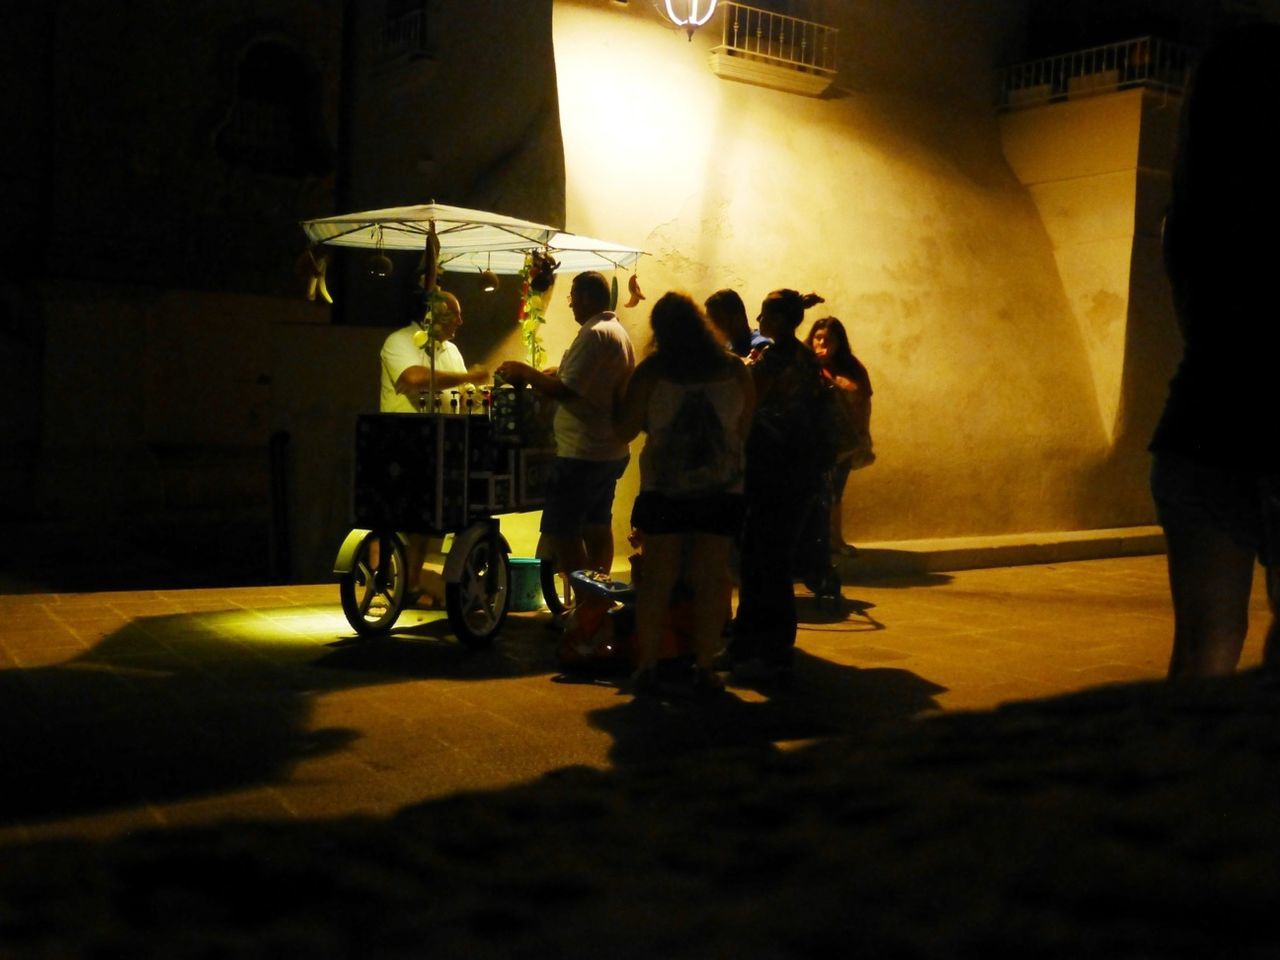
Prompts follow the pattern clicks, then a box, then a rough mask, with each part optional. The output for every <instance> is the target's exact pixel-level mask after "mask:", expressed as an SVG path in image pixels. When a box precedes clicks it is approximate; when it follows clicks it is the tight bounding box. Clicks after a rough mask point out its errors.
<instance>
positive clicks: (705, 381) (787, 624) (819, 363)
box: [382, 272, 871, 692]
mask: <svg viewBox="0 0 1280 960" xmlns="http://www.w3.org/2000/svg"><path fill="white" fill-rule="evenodd" d="M443 297H444V299H443V301H442V307H439V308H437V310H436V312H437V313H441V312H443V314H444V317H443V320H444V322H443V323H442V322H441V318H440V317H436V318H435V323H436V325H437V333H438V334H439V337H438V340H439V342H437V343H436V344H435V347H434V349H435V350H436V357H435V383H436V385H437V386H444V387H448V386H453V385H456V384H458V383H462V382H466V381H468V380H480V379H487V377H488V371H487V370H485V369H483V368H481V367H476V366H472V367H468V366H466V364H465V363H464V362H463V360H462V357H461V354H460V353H459V352H458V350H457V347H456V346H454V345H453V344H452V343H450V342H449V340H450V339H451V338H452V336H453V334H454V333H456V331H457V329H458V327H459V326H460V325H461V323H462V316H461V309H460V306H459V305H458V302H457V300H456V298H454V297H453V296H452V295H450V294H444V295H443ZM820 302H821V298H820V297H817V296H816V295H813V294H809V295H801V294H799V293H798V292H796V291H794V290H785V289H784V290H776V291H774V292H773V293H771V294H769V296H768V297H766V298H765V300H764V303H763V304H762V305H761V310H760V315H759V319H758V328H757V329H752V327H751V325H750V324H749V323H748V321H747V314H746V309H745V306H744V305H743V302H742V299H741V298H740V297H739V296H738V294H737V293H735V292H734V291H732V290H721V291H718V292H717V293H715V294H713V295H712V296H711V297H710V298H708V299H707V301H706V305H705V312H704V309H703V307H701V306H699V304H698V303H697V302H695V301H694V300H693V299H692V298H690V297H689V296H688V295H686V294H683V293H675V292H672V293H668V294H666V295H664V296H662V297H661V298H659V299H658V300H657V301H656V303H655V304H654V306H653V309H652V312H651V316H650V325H651V328H652V345H651V348H650V350H649V352H648V353H647V355H645V356H644V357H643V359H641V360H640V362H639V363H638V364H637V362H636V355H635V350H634V348H633V346H632V343H631V340H630V338H629V336H628V334H627V332H626V329H625V328H624V327H623V325H622V323H621V322H620V321H619V320H618V318H617V316H616V314H614V312H613V311H612V309H611V308H610V304H611V290H610V285H609V283H608V281H607V279H606V278H605V277H604V276H603V275H601V274H599V273H596V272H585V273H580V274H578V275H576V276H575V277H574V278H573V280H572V284H571V287H570V292H569V307H570V310H571V311H572V313H573V317H574V320H575V321H576V323H577V324H578V331H577V334H576V336H575V337H574V339H573V341H572V343H571V344H570V345H569V347H568V349H567V350H566V351H565V353H564V356H563V358H562V359H561V362H560V364H559V365H558V366H557V367H554V368H548V369H543V370H539V369H535V368H534V367H532V366H531V365H530V364H528V363H524V362H522V361H518V360H507V361H505V362H503V363H501V364H500V365H499V366H498V367H497V368H496V369H495V370H494V374H495V375H496V376H498V377H501V378H502V379H503V380H505V381H506V382H509V383H512V384H516V385H523V384H528V385H530V386H531V387H533V388H534V389H535V390H537V391H539V392H540V393H542V394H544V395H546V396H547V397H550V398H551V399H553V400H555V401H556V413H555V420H554V433H555V438H556V459H555V461H554V463H553V465H552V469H551V474H550V476H549V478H548V481H547V488H546V500H545V504H544V508H543V514H542V522H541V527H540V529H541V541H540V543H539V547H538V553H539V556H543V557H548V558H551V559H552V560H553V561H554V562H555V564H556V566H557V568H558V569H560V570H565V571H569V570H577V569H593V570H599V571H606V572H607V571H608V570H609V569H610V568H611V566H612V563H613V554H614V543H613V535H612V507H613V500H614V494H615V491H616V486H617V482H618V480H619V478H620V477H621V476H622V474H623V472H624V470H625V469H626V466H627V464H628V462H629V459H630V455H629V444H630V442H631V441H632V440H634V439H635V438H636V437H637V435H638V434H640V433H641V432H643V433H645V434H646V441H645V445H644V447H643V451H642V453H641V455H640V491H639V494H638V496H637V498H636V500H635V504H634V506H633V509H632V514H631V526H632V528H633V529H634V530H635V532H636V539H637V541H638V542H639V544H640V552H641V567H640V569H641V570H642V575H641V576H638V577H637V583H636V640H637V645H638V651H639V652H638V657H637V660H638V667H637V671H636V675H635V688H636V690H637V691H638V692H644V691H645V690H651V689H653V688H654V687H655V685H656V672H655V668H656V665H657V651H658V647H659V638H660V635H661V633H662V630H663V628H664V622H665V620H666V616H667V610H668V607H669V603H670V598H671V597H672V594H673V591H674V590H675V588H676V585H677V583H678V582H679V583H680V584H682V586H683V589H685V590H687V591H689V592H690V593H691V595H692V607H693V621H694V638H695V641H694V647H695V649H694V660H695V664H694V676H693V680H694V686H695V689H696V690H698V691H702V692H705V691H714V690H717V689H719V688H720V687H721V681H720V679H719V674H718V670H717V667H718V666H725V664H717V662H716V659H717V656H718V655H719V654H720V653H721V650H720V648H721V645H722V640H723V636H724V633H725V629H724V628H725V624H726V614H727V612H728V609H729V601H730V597H731V585H730V563H731V556H732V553H733V550H734V548H735V546H737V547H739V548H740V574H739V576H740V586H739V603H738V609H737V613H736V616H734V617H733V618H732V624H731V629H730V631H729V633H730V640H729V643H728V647H727V650H726V651H725V653H726V655H727V659H728V661H729V663H728V664H727V666H728V667H729V668H730V669H733V670H735V671H736V672H741V673H743V674H746V675H749V676H752V677H754V678H756V679H761V680H763V679H766V678H768V677H777V676H781V675H785V674H786V673H787V672H788V671H789V669H790V664H791V654H792V648H793V647H794V644H795V633H796V614H795V601H794V591H793V586H792V585H793V580H794V575H795V564H796V560H797V557H798V555H799V546H800V540H801V537H802V535H803V532H804V531H805V530H806V529H807V524H806V520H807V515H808V514H809V513H811V512H812V509H813V505H814V504H815V503H822V504H824V505H825V504H827V503H831V504H832V507H831V509H829V510H828V509H826V508H825V506H824V509H823V514H822V516H821V517H820V518H819V519H820V521H821V525H822V527H823V528H824V530H825V528H826V527H827V525H828V524H830V527H831V537H830V543H829V546H830V548H831V550H832V551H834V552H836V553H837V554H838V553H840V552H842V551H844V552H847V551H849V550H851V549H852V548H850V547H849V546H848V545H847V544H846V543H845V542H844V539H843V537H842V536H841V530H840V522H839V517H840V509H839V492H840V491H841V490H842V489H843V484H844V479H845V478H846V477H847V476H848V471H849V469H850V465H851V464H852V463H853V456H854V453H853V451H852V450H836V447H837V446H840V445H841V441H837V440H836V439H835V438H834V437H833V436H832V434H833V433H847V432H848V430H847V424H849V423H853V424H855V425H860V430H861V433H862V434H863V435H865V438H866V443H865V446H866V448H867V451H868V452H869V446H870V439H869V431H868V429H867V424H868V422H869V418H870V396H871V384H870V380H869V378H868V376H867V372H866V369H865V367H863V366H862V364H861V363H859V362H858V361H857V359H856V358H855V357H854V356H853V354H852V351H851V350H850V348H849V342H848V337H847V335H846V334H845V331H844V328H843V326H842V325H841V324H840V321H839V320H836V319H834V318H824V319H823V320H820V321H818V322H817V323H815V324H814V327H813V331H812V332H811V334H810V337H809V340H808V342H802V341H801V340H799V339H798V338H797V336H796V332H797V329H798V328H799V326H800V325H801V322H802V320H803V319H804V314H805V311H806V309H808V308H810V307H812V306H813V305H815V304H816V303H820ZM414 332H415V325H414V324H410V325H409V326H408V327H406V328H404V329H402V330H400V331H397V332H396V333H393V334H392V335H391V336H390V337H388V338H387V341H386V343H385V345H384V348H383V352H382V397H383V402H382V409H383V410H384V411H389V410H412V409H415V406H414V399H415V396H416V395H417V394H418V393H419V392H421V391H422V390H424V389H426V387H425V384H426V383H427V382H428V380H429V377H430V370H429V366H430V358H429V356H428V353H427V351H428V350H429V349H431V347H430V345H429V344H424V343H422V342H421V340H422V338H421V337H418V338H417V341H416V342H415V339H414ZM825 411H835V412H836V413H838V414H839V416H837V417H835V418H832V417H831V416H830V415H825V416H824V412H825ZM839 424H844V425H845V426H839ZM855 432H856V431H855ZM846 445H847V444H846ZM841 460H843V463H841V462H839V461H841ZM862 462H869V460H868V459H867V458H866V457H865V456H864V457H863V460H862ZM833 477H834V478H835V489H834V491H831V492H834V496H827V497H824V496H821V495H820V494H821V493H822V491H823V489H824V483H830V482H831V480H832V478H833ZM821 539H822V542H823V544H824V545H826V542H827V538H826V537H825V536H824V537H823V538H821ZM828 562H829V561H828ZM413 564H414V561H413V558H410V566H411V568H412V567H413ZM411 573H412V569H411ZM410 586H411V587H412V586H413V584H411V585H410Z"/></svg>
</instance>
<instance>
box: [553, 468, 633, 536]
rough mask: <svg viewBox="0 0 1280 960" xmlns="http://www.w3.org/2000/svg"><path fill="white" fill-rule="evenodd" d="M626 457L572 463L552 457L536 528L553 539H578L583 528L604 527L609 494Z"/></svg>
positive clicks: (607, 519)
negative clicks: (545, 493)
mask: <svg viewBox="0 0 1280 960" xmlns="http://www.w3.org/2000/svg"><path fill="white" fill-rule="evenodd" d="M630 459H631V458H630V457H623V458H622V459H621V460H572V459H569V458H568V457H556V458H555V460H554V461H553V462H552V464H551V475H550V476H549V477H548V478H547V499H546V502H545V503H544V504H543V507H542V525H541V527H539V529H540V530H541V531H542V532H543V533H546V534H549V535H551V536H553V537H561V538H564V539H572V538H574V537H581V536H582V530H583V528H584V527H596V526H608V525H609V524H610V523H611V522H612V520H613V494H614V491H615V490H616V489H617V487H618V478H619V477H621V476H622V472H623V471H624V470H626V469H627V462H628V461H629V460H630Z"/></svg>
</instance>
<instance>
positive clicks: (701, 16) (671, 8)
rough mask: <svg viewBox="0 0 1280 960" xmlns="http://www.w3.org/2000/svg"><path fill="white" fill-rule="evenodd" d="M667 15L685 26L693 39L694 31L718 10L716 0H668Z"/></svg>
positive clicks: (678, 25)
mask: <svg viewBox="0 0 1280 960" xmlns="http://www.w3.org/2000/svg"><path fill="white" fill-rule="evenodd" d="M666 3H667V17H668V19H670V21H671V22H672V23H674V24H675V25H676V26H677V27H684V29H685V32H686V33H687V34H689V39H690V40H692V39H693V31H695V30H697V29H698V28H699V27H700V26H702V25H703V24H704V23H706V22H707V21H708V20H710V19H711V15H712V14H713V13H715V12H716V0H666Z"/></svg>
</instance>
